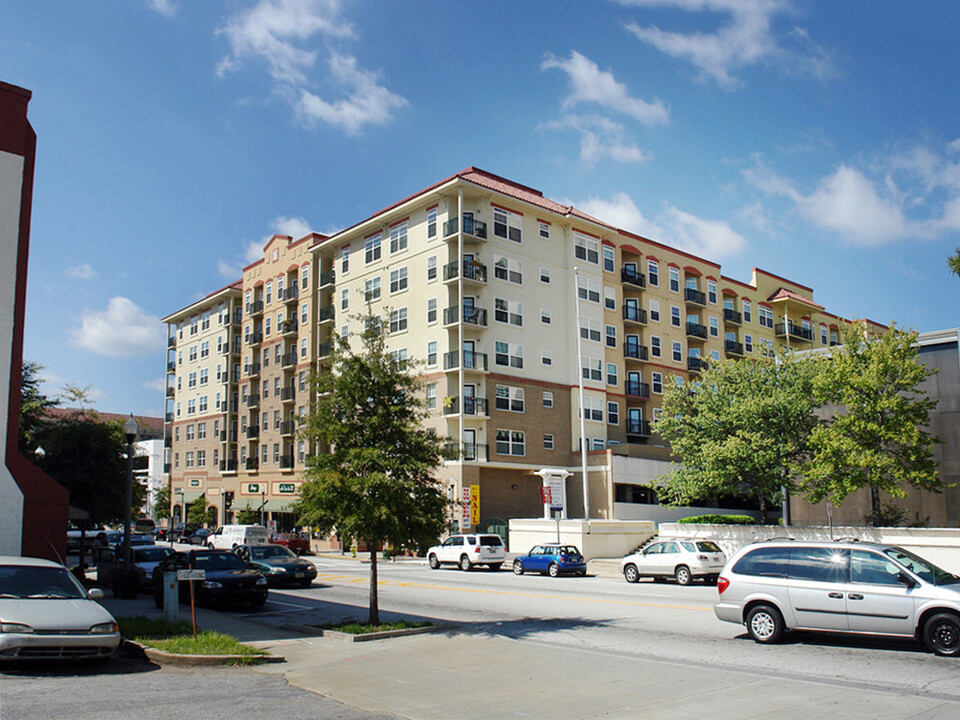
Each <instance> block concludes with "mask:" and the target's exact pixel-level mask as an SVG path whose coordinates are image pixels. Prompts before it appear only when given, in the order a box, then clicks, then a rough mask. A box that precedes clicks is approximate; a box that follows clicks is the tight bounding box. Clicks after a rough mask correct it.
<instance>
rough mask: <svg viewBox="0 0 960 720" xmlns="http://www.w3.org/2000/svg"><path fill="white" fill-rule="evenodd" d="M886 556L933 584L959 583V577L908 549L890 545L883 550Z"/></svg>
mask: <svg viewBox="0 0 960 720" xmlns="http://www.w3.org/2000/svg"><path fill="white" fill-rule="evenodd" d="M883 552H884V554H885V555H886V556H887V557H890V558H893V559H894V560H896V561H897V562H898V563H900V564H901V565H903V566H904V567H905V568H907V570H909V571H910V572H913V573H916V574H917V575H919V576H920V577H921V578H923V579H924V580H926V581H927V582H928V583H931V584H933V585H954V584H956V583H960V577H957V576H956V575H954V574H953V573H949V572H947V571H946V570H944V569H943V568H939V567H937V566H936V565H934V564H933V563H932V562H930V561H929V560H924V559H923V558H922V557H920V556H919V555H914V554H913V553H912V552H910V551H909V550H904V549H903V548H898V547H892V548H887V549H886V550H884V551H883Z"/></svg>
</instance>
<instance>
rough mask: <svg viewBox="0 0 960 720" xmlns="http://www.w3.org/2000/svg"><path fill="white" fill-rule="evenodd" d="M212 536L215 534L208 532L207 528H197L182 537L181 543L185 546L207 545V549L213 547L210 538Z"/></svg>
mask: <svg viewBox="0 0 960 720" xmlns="http://www.w3.org/2000/svg"><path fill="white" fill-rule="evenodd" d="M212 534H213V532H212V531H210V530H207V528H197V529H196V530H194V531H193V532H192V533H190V534H189V535H181V536H180V542H182V543H183V544H184V545H206V546H207V547H212V546H211V545H210V536H211V535H212Z"/></svg>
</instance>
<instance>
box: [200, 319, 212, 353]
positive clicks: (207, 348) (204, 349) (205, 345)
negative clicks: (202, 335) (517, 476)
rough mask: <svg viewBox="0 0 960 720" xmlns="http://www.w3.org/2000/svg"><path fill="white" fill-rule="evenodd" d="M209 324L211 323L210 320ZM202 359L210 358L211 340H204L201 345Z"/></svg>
mask: <svg viewBox="0 0 960 720" xmlns="http://www.w3.org/2000/svg"><path fill="white" fill-rule="evenodd" d="M208 322H209V318H208ZM200 357H202V358H205V357H210V341H209V340H204V341H203V342H202V343H200Z"/></svg>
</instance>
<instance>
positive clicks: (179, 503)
mask: <svg viewBox="0 0 960 720" xmlns="http://www.w3.org/2000/svg"><path fill="white" fill-rule="evenodd" d="M173 494H174V495H179V496H180V498H179V499H178V500H177V503H176V507H179V508H180V522H184V517H183V489H182V488H174V490H173ZM170 547H173V509H172V508H171V510H170Z"/></svg>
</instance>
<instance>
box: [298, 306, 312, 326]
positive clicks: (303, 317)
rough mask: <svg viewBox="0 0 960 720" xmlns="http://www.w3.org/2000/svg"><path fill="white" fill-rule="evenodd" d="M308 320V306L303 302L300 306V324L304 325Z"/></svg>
mask: <svg viewBox="0 0 960 720" xmlns="http://www.w3.org/2000/svg"><path fill="white" fill-rule="evenodd" d="M309 322H310V306H309V305H307V303H304V304H303V305H301V306H300V324H301V325H303V326H304V327H306V325H307V323H309Z"/></svg>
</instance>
